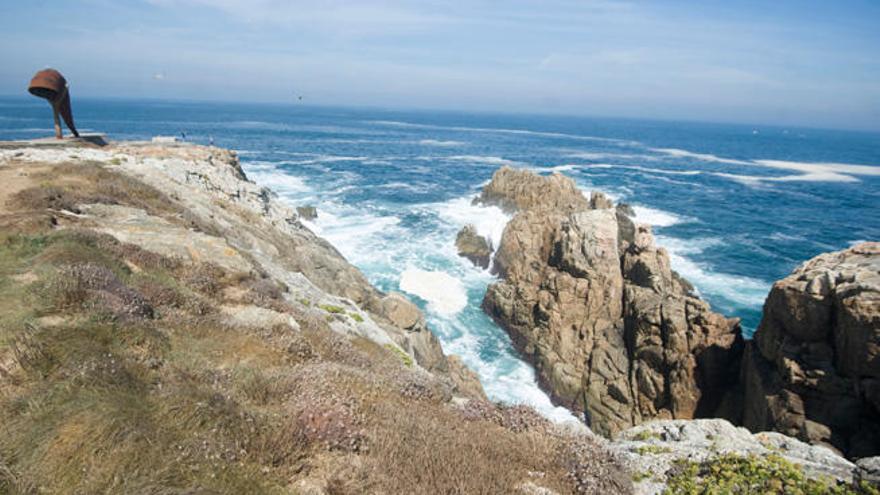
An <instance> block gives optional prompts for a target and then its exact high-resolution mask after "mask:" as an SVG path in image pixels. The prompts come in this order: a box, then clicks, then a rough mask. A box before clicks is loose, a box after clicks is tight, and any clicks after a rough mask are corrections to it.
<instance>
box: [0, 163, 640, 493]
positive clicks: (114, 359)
mask: <svg viewBox="0 0 880 495" xmlns="http://www.w3.org/2000/svg"><path fill="white" fill-rule="evenodd" d="M35 180H37V181H38V182H39V183H38V184H35V185H32V186H31V187H28V188H26V189H23V190H22V191H20V192H19V193H17V194H15V195H13V196H12V197H11V199H10V200H9V201H8V202H7V203H6V204H5V205H2V206H3V208H4V209H0V417H2V418H3V421H2V422H0V493H10V494H25V493H28V494H29V493H60V494H65V493H155V494H173V493H175V494H176V493H309V492H313V491H314V490H323V491H324V492H326V493H329V494H355V493H385V494H397V493H415V494H420V493H425V494H428V493H432V494H433V493H468V494H489V493H499V492H502V493H514V492H516V491H517V490H518V487H520V486H523V485H528V484H534V485H536V486H540V487H546V488H548V489H552V490H555V491H557V492H559V493H572V492H580V493H607V492H615V493H627V492H629V491H630V490H631V487H630V484H629V477H628V475H627V474H626V473H625V472H624V471H622V470H621V469H620V468H619V466H618V465H617V464H615V462H614V461H613V460H612V459H611V458H610V457H609V456H608V454H607V453H605V451H604V450H602V449H601V448H600V447H598V446H596V445H594V444H592V443H591V441H590V440H589V439H588V438H586V437H584V438H579V439H573V438H572V437H569V436H562V435H560V434H558V433H556V432H555V430H554V429H553V428H552V427H551V425H549V424H548V423H547V422H546V421H543V420H542V419H540V417H537V415H536V414H535V413H534V412H533V411H531V410H530V409H528V408H504V407H501V406H498V405H495V404H491V403H487V402H484V401H478V400H471V401H470V402H469V403H468V404H469V406H468V407H466V408H464V409H462V408H460V407H458V406H454V405H453V403H452V401H451V398H452V392H453V389H452V386H451V384H450V382H449V381H448V380H446V379H443V378H440V377H437V376H434V375H431V374H428V373H427V372H425V371H424V370H422V369H420V368H419V367H417V366H415V364H414V363H413V361H412V358H411V357H410V356H409V355H407V354H405V353H402V352H401V351H400V350H399V349H397V348H396V347H393V346H391V348H389V349H386V348H383V347H381V346H378V345H376V344H374V343H373V342H371V341H368V340H366V339H362V338H355V337H347V336H342V335H340V334H337V333H335V332H334V331H332V330H331V329H330V328H329V326H328V324H327V322H326V321H325V320H324V316H329V315H336V314H340V313H344V310H343V309H342V308H338V310H337V308H336V307H335V306H321V307H320V308H315V307H311V305H308V304H307V305H305V306H308V307H304V306H302V305H298V304H290V303H288V302H287V299H286V298H287V297H292V296H289V295H287V293H286V291H287V289H286V287H283V286H280V285H279V284H276V283H274V282H272V281H271V280H267V279H265V278H264V277H263V276H262V275H260V274H259V273H232V272H229V271H227V270H224V269H222V268H220V267H218V266H215V265H212V264H210V263H191V262H188V261H186V262H185V261H183V260H179V259H171V258H167V257H164V256H161V255H158V254H155V253H151V252H147V251H144V250H142V249H140V248H139V247H137V246H134V245H130V244H124V243H120V242H118V241H116V240H115V239H113V238H112V237H110V236H107V235H104V234H100V233H97V232H95V231H94V230H91V229H92V228H93V227H94V225H91V224H90V223H89V220H88V218H82V217H78V216H71V215H68V214H66V213H64V212H65V211H66V212H76V211H77V208H78V205H79V204H82V203H83V202H106V203H112V204H121V205H126V206H131V207H136V208H141V209H144V210H146V211H148V212H150V213H151V214H155V215H162V216H165V217H166V218H170V219H175V221H180V222H187V223H193V225H191V226H192V227H196V228H200V229H202V230H203V231H205V232H212V231H213V230H212V229H213V228H214V227H213V226H212V225H210V224H202V223H201V220H199V219H195V218H193V217H192V215H189V214H188V213H187V212H186V211H183V210H181V209H180V208H179V207H178V206H177V205H176V204H175V203H174V201H173V200H170V199H169V198H167V197H165V196H164V195H163V194H161V193H160V192H158V191H156V190H154V189H152V188H149V187H148V186H145V185H144V184H141V183H139V182H137V181H135V180H133V179H130V178H128V177H125V176H122V175H119V174H117V173H115V172H111V171H109V170H108V169H103V168H100V167H98V166H96V165H89V164H79V165H63V166H60V167H56V168H55V169H53V171H52V173H45V174H43V175H40V176H39V177H36V178H35ZM0 187H2V186H0ZM195 223H198V224H199V225H195ZM242 305H256V306H261V307H264V308H267V309H271V310H273V311H279V312H283V313H286V314H287V315H289V316H291V317H293V318H294V319H295V320H296V322H297V323H298V327H299V330H294V329H293V328H292V327H290V326H288V325H278V326H272V327H261V326H253V327H251V326H248V325H242V324H240V323H239V324H233V323H231V322H230V319H229V318H228V317H226V316H225V315H224V313H223V310H222V308H224V307H241V306H242ZM352 318H354V316H353V315H352Z"/></svg>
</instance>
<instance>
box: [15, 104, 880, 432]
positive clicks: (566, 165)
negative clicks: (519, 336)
mask: <svg viewBox="0 0 880 495" xmlns="http://www.w3.org/2000/svg"><path fill="white" fill-rule="evenodd" d="M74 115H75V117H76V119H77V125H78V126H79V127H80V128H81V130H84V131H89V130H92V131H101V132H106V133H107V134H109V135H110V137H111V138H115V139H146V138H149V137H151V136H154V135H169V134H171V135H178V134H180V133H181V132H185V133H186V135H187V138H188V139H189V140H192V141H196V142H200V143H206V142H208V141H209V140H210V139H213V140H214V142H215V144H217V145H219V146H225V147H230V148H234V149H236V150H238V151H239V153H240V156H241V159H242V162H243V165H244V168H245V170H246V172H247V173H248V175H249V176H250V177H251V178H252V179H253V180H255V181H256V182H258V183H260V184H262V185H266V186H269V187H271V188H272V189H274V190H275V191H276V192H278V194H279V195H280V196H281V197H282V198H284V199H286V200H288V201H290V202H291V203H292V204H294V205H299V204H313V205H315V206H317V207H318V210H319V217H318V219H317V221H316V222H314V224H312V227H313V228H314V230H316V231H317V232H318V233H320V234H321V235H323V236H325V237H326V238H327V239H329V240H330V241H331V242H333V244H334V245H335V246H336V247H337V248H338V249H339V250H340V251H341V252H342V253H343V254H344V255H345V256H346V257H347V258H348V259H349V260H350V261H351V262H352V263H354V264H355V265H357V266H358V267H359V268H360V269H361V270H362V271H363V272H364V273H365V274H366V275H367V277H368V278H369V279H370V280H371V281H372V282H373V283H374V284H375V285H377V286H378V287H380V288H381V289H383V290H403V291H404V292H407V293H409V295H411V296H413V297H414V299H415V300H416V301H417V302H418V303H419V304H420V305H421V307H422V308H423V309H425V311H426V314H427V315H428V319H429V323H430V325H431V326H432V328H433V329H434V331H435V332H436V333H437V334H438V336H439V337H440V339H441V340H442V342H443V344H444V348H445V349H446V350H447V351H449V352H453V353H456V354H459V355H461V356H462V357H463V358H464V359H465V361H466V362H467V363H468V364H469V365H470V366H471V367H473V368H474V369H475V370H477V371H478V372H479V374H480V376H481V379H482V381H483V383H484V386H485V387H486V389H487V391H488V393H489V394H490V395H491V396H492V397H493V398H496V399H499V400H506V401H512V402H528V403H531V404H533V405H535V406H536V407H538V408H539V409H540V410H542V411H544V412H545V413H547V414H548V415H555V416H558V417H563V416H565V413H564V411H562V410H560V409H558V408H553V407H552V405H551V404H550V403H549V401H548V400H547V397H546V396H545V395H544V394H543V393H541V392H540V391H539V390H538V389H537V387H536V386H535V384H534V376H533V372H532V370H531V369H530V368H529V367H528V366H527V365H525V364H524V363H523V362H522V361H520V360H519V359H518V358H517V356H516V354H515V353H514V351H513V350H512V347H511V345H510V342H509V340H508V338H507V337H506V335H505V334H504V332H503V331H502V330H501V329H499V328H498V327H496V326H495V325H494V324H493V323H492V322H491V321H490V320H489V319H488V318H487V317H486V316H485V315H484V314H483V313H482V312H481V311H480V309H479V303H480V301H481V300H482V296H483V293H484V290H485V287H486V285H487V284H488V283H491V281H492V280H493V277H492V276H491V275H490V274H488V273H487V272H485V271H483V270H480V269H477V268H474V267H473V266H471V265H470V264H469V263H468V262H466V261H464V260H462V259H460V258H459V257H458V256H456V254H455V251H454V246H453V240H454V237H455V233H456V232H457V230H458V229H459V228H460V227H461V226H462V225H464V224H465V223H475V224H476V225H477V227H478V230H480V231H481V232H482V233H484V234H486V235H489V236H491V237H493V238H494V239H496V241H497V239H498V238H499V237H500V234H501V231H502V229H503V226H504V222H505V221H506V218H505V217H504V215H502V214H501V212H500V211H498V210H496V209H492V208H480V207H474V206H471V204H470V200H471V198H472V197H473V195H474V194H475V193H476V192H477V191H478V190H479V188H480V187H481V185H482V184H484V183H485V182H486V181H488V180H489V178H490V177H491V175H492V172H493V171H494V170H495V169H497V168H498V167H499V166H501V165H503V164H508V165H511V166H515V167H526V168H530V169H532V170H535V171H536V172H539V173H542V174H546V173H550V172H552V171H554V170H556V171H561V172H563V173H565V174H567V175H569V176H571V177H573V178H575V179H576V180H577V182H578V184H579V185H580V186H581V187H582V188H583V189H584V190H589V189H599V190H602V191H605V192H606V193H609V194H610V195H611V196H612V197H614V198H615V199H617V200H620V201H625V202H629V203H631V204H633V205H635V207H636V212H637V215H638V216H637V220H640V221H642V222H646V223H651V224H652V225H654V230H655V233H656V234H657V240H658V243H659V244H660V245H662V246H664V247H666V248H667V249H668V250H669V252H670V254H671V257H672V262H673V267H674V268H675V269H677V270H678V271H679V272H681V273H682V274H683V275H684V276H685V277H686V278H688V279H689V280H690V281H691V282H693V283H694V285H695V286H696V287H697V289H698V290H699V291H700V293H701V294H702V296H703V297H704V298H705V299H707V300H708V301H709V302H710V303H711V304H712V306H713V307H714V308H715V309H716V310H717V311H720V312H722V313H724V314H726V315H729V316H738V317H740V318H742V321H743V325H744V327H745V328H746V330H747V332H751V331H752V330H753V329H754V327H755V326H756V325H757V323H758V321H759V320H760V312H761V305H762V303H763V300H764V297H765V296H766V294H767V291H768V290H769V288H770V284H771V283H772V282H773V281H774V280H776V279H779V278H782V277H784V276H785V275H786V274H788V273H789V272H790V271H791V269H792V268H794V267H795V266H796V265H797V264H799V263H800V262H802V261H804V260H806V259H808V258H810V257H812V256H815V255H816V254H818V253H821V252H824V251H829V250H836V249H841V248H844V247H847V246H849V245H850V244H851V243H853V242H855V241H858V240H878V239H880V135H878V134H869V133H857V132H844V131H831V130H816V129H798V128H781V127H768V126H741V125H721V124H705V123H675V122H653V121H634V120H615V119H587V118H566V117H546V116H522V115H518V116H511V115H485V114H484V115H469V114H462V113H444V112H417V111H408V112H404V111H387V110H354V109H343V108H312V107H298V106H285V107H272V106H263V105H244V104H207V103H170V102H136V101H99V100H89V99H80V100H76V99H75V100H74ZM50 125H51V116H50V114H49V110H48V106H47V105H46V104H45V103H43V102H41V101H39V100H36V99H33V98H30V99H26V98H0V139H21V138H30V137H37V136H44V135H46V134H48V133H50V132H51V130H50Z"/></svg>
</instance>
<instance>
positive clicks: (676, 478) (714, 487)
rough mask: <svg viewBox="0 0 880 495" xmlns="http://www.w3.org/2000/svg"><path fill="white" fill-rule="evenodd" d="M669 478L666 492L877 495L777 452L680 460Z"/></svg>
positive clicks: (689, 494) (672, 494)
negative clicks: (810, 473)
mask: <svg viewBox="0 0 880 495" xmlns="http://www.w3.org/2000/svg"><path fill="white" fill-rule="evenodd" d="M673 471H674V473H675V474H674V475H673V476H672V477H670V478H669V481H668V483H667V487H666V490H665V491H664V492H663V493H664V494H667V495H677V494H687V495H702V494H706V495H708V494H728V493H731V494H733V493H742V494H751V493H762V494H803V495H819V494H835V495H838V494H839V495H849V494H852V495H877V494H878V493H880V492H878V490H877V489H876V488H873V487H870V486H868V485H854V484H845V483H837V482H835V481H833V480H829V479H811V478H808V477H807V476H806V475H805V474H804V472H803V470H802V469H801V467H800V466H797V465H795V464H793V463H791V462H789V461H787V460H785V459H784V458H783V457H781V456H779V455H777V454H770V455H767V456H755V455H750V456H741V455H736V454H725V455H722V456H719V457H717V458H714V459H710V460H708V461H705V462H702V463H696V462H690V461H680V462H679V463H678V464H676V466H675V467H674V468H673Z"/></svg>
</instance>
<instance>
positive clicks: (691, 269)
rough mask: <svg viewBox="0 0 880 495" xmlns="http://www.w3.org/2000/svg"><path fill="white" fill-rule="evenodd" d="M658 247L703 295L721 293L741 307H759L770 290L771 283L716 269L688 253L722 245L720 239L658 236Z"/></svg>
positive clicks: (719, 294)
mask: <svg viewBox="0 0 880 495" xmlns="http://www.w3.org/2000/svg"><path fill="white" fill-rule="evenodd" d="M655 240H656V241H657V245H658V246H662V247H664V248H666V250H667V251H668V252H669V260H670V262H671V263H672V268H673V269H674V270H675V271H677V272H678V273H680V274H681V275H682V276H683V277H684V278H685V279H687V280H688V281H689V282H691V283H692V284H694V286H695V287H696V288H697V289H698V290H699V291H700V292H702V293H704V294H710V295H713V296H720V297H722V298H724V299H726V300H728V301H731V302H733V303H736V304H738V305H742V306H751V307H760V306H761V305H762V304H763V303H764V298H765V297H766V296H767V292H768V291H769V290H770V284H769V283H767V282H764V281H763V280H758V279H755V278H750V277H743V276H739V275H732V274H728V273H721V272H714V271H712V270H711V269H710V268H709V267H708V266H705V265H703V264H700V263H696V262H694V261H692V260H690V259H688V258H687V257H686V256H692V255H695V254H699V253H701V252H702V251H703V250H704V249H706V248H708V247H711V246H715V245H718V244H721V242H722V241H721V240H720V239H714V238H709V239H677V238H674V237H665V236H661V235H658V236H655Z"/></svg>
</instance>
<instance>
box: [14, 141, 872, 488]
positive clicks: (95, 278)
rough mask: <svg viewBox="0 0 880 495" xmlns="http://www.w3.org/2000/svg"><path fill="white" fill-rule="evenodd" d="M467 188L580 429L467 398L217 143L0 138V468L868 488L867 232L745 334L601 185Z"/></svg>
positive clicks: (81, 475)
mask: <svg viewBox="0 0 880 495" xmlns="http://www.w3.org/2000/svg"><path fill="white" fill-rule="evenodd" d="M477 201H478V202H479V203H482V204H486V205H497V206H499V207H501V208H502V209H504V210H505V211H507V212H508V213H510V214H513V218H512V220H511V221H510V222H509V224H508V225H507V227H506V229H505V231H504V234H503V236H502V238H501V242H500V245H498V246H492V243H491V242H489V241H488V240H487V239H486V238H484V237H481V235H480V234H481V233H480V232H477V231H476V229H475V228H472V227H471V228H465V229H463V231H462V234H461V235H460V236H459V240H458V241H459V242H457V243H456V244H457V248H458V251H459V252H460V253H461V254H462V255H463V256H467V257H468V258H469V259H471V260H472V261H473V262H474V264H476V265H477V266H479V267H490V268H491V269H492V270H494V271H495V272H497V274H498V275H499V277H500V279H499V280H498V281H497V282H496V283H494V284H492V285H491V286H490V288H489V290H488V292H487V294H486V296H485V300H484V303H483V304H484V307H485V309H486V311H487V312H488V313H489V314H490V315H491V316H492V317H493V318H495V320H496V321H498V322H499V324H501V326H502V327H503V328H504V329H506V330H507V331H508V332H509V333H510V334H511V336H512V338H513V341H514V343H515V345H516V346H517V348H519V349H520V350H521V352H522V353H523V354H524V355H525V357H526V358H527V359H529V360H530V361H532V362H533V363H534V364H535V367H536V371H537V373H538V376H539V379H540V381H541V383H542V385H543V386H544V387H545V388H546V389H547V390H548V391H549V392H550V393H551V394H552V396H553V397H554V398H555V400H557V401H558V402H559V403H561V404H564V405H566V406H567V407H569V408H570V409H572V410H573V411H578V412H580V413H584V416H585V417H586V418H587V420H588V423H589V425H590V428H591V429H592V431H591V429H590V428H587V427H586V426H584V425H583V424H579V423H575V422H569V423H564V424H554V423H552V422H550V421H548V420H547V419H545V418H544V417H542V416H541V415H539V414H538V413H537V412H535V411H534V410H533V409H532V408H530V407H527V406H522V405H516V406H511V405H505V404H499V403H493V402H491V401H490V400H488V399H487V398H486V395H485V393H484V391H483V388H482V386H481V384H480V382H479V380H478V378H477V376H476V374H475V373H474V372H472V371H471V370H469V369H468V368H467V367H466V366H465V365H464V364H462V361H461V360H460V359H458V358H457V357H455V356H451V355H447V354H446V353H444V352H443V349H442V346H441V344H440V341H439V340H438V339H437V337H436V336H435V335H434V334H433V332H432V331H431V328H429V326H428V324H426V321H425V316H424V315H423V314H422V312H421V311H420V310H419V308H418V307H417V306H416V305H415V304H413V303H412V302H411V301H409V299H407V297H405V296H403V295H402V294H398V293H393V292H392V293H383V292H381V291H379V290H377V289H376V288H374V287H373V286H372V285H370V283H369V282H368V281H367V279H366V278H365V277H364V275H363V274H362V273H361V272H360V271H359V270H358V269H357V268H355V267H354V266H352V265H351V264H350V263H348V261H346V260H345V258H343V256H342V255H340V254H339V252H338V251H337V250H336V249H335V248H334V247H333V246H332V245H331V244H329V243H328V242H327V241H325V240H324V239H322V238H321V237H319V236H317V235H315V234H314V233H313V232H312V231H310V230H309V229H308V228H307V227H306V226H305V225H304V224H303V222H302V220H304V219H307V218H311V217H312V214H314V213H316V212H315V210H314V209H313V208H312V209H309V208H308V205H288V204H284V203H283V202H282V201H281V200H279V199H278V198H277V197H276V196H275V194H274V193H273V192H272V191H271V190H270V189H267V188H264V187H261V186H260V185H257V184H255V183H254V182H251V181H250V180H249V179H248V177H247V176H246V175H245V173H244V171H243V170H242V168H241V166H240V164H239V161H238V158H237V156H236V154H235V153H234V152H231V151H227V150H224V149H220V148H216V147H204V146H197V145H190V144H180V143H163V144H157V143H147V142H122V143H111V144H110V145H107V146H95V145H92V144H89V143H86V142H78V141H59V142H40V141H37V142H17V143H16V142H6V143H0V276H2V278H0V309H2V311H0V414H2V417H3V418H4V421H3V423H2V425H0V433H2V435H0V492H3V493H6V492H9V493H33V492H51V493H111V492H112V493H142V492H151V493H155V492H158V493H180V492H222V493H227V492H228V493H252V492H253V493H298V494H300V493H301V494H355V493H387V494H396V493H426V494H428V493H468V494H469V493H522V494H527V495H528V494H533V495H534V494H540V495H551V494H565V493H622V494H626V493H660V492H663V491H664V490H666V491H667V492H668V493H689V492H691V491H692V490H693V489H694V488H693V487H695V486H703V487H705V486H706V484H709V485H712V486H714V483H716V478H713V476H715V474H713V473H717V470H715V471H713V469H715V468H713V466H721V467H723V469H724V471H723V472H725V473H727V472H730V473H734V476H735V477H736V476H741V477H743V478H742V479H740V478H734V479H735V480H739V481H740V482H742V483H749V484H752V485H750V486H761V487H767V486H771V487H773V486H776V485H775V483H777V482H781V483H784V485H781V486H782V487H783V488H784V489H786V490H790V491H797V490H800V491H808V490H814V491H816V490H818V492H820V493H821V492H822V490H825V491H828V490H831V489H837V490H843V491H844V492H849V493H876V491H872V490H875V489H874V488H872V486H871V483H877V482H878V481H880V462H878V458H877V457H870V456H873V455H877V454H878V452H877V449H876V447H877V441H876V440H874V437H872V436H871V434H872V432H874V433H876V431H877V424H878V423H877V418H878V415H877V407H878V402H877V397H878V394H877V383H878V376H880V375H878V370H877V355H878V354H877V353H878V351H877V349H878V331H880V330H878V329H880V324H878V301H880V298H878V287H880V284H878V264H880V262H878V259H880V245H878V244H877V243H864V244H860V245H858V246H854V247H853V248H851V249H849V250H846V251H843V252H839V253H830V254H827V255H822V256H819V257H817V258H816V259H814V260H811V261H810V262H808V263H806V264H804V265H803V266H802V267H800V268H798V269H797V270H796V271H795V273H793V274H792V275H791V276H790V277H788V278H786V279H785V280H783V281H780V282H778V283H777V284H776V286H774V288H773V291H772V292H771V294H770V297H768V300H767V305H766V307H765V321H764V322H762V323H761V326H760V327H759V329H758V332H757V333H756V336H755V339H754V340H752V341H744V340H743V339H742V337H741V335H740V328H739V324H738V321H737V320H735V319H729V318H726V317H724V316H722V315H720V314H718V313H715V312H713V311H712V310H711V309H710V308H709V306H708V304H707V303H706V302H704V301H702V300H701V299H700V298H699V297H698V296H697V295H696V294H695V290H694V288H693V287H692V286H691V285H690V284H689V283H688V282H687V281H686V280H684V279H682V278H681V277H679V276H678V275H677V274H676V273H675V272H674V271H673V270H672V269H671V267H670V262H669V257H668V255H667V253H666V252H665V250H663V249H662V248H660V247H657V246H656V245H655V243H654V239H653V235H652V233H651V230H650V228H648V227H646V226H643V225H639V224H637V223H635V222H633V219H632V218H631V217H632V211H631V209H629V208H628V207H627V206H626V205H614V204H613V202H612V201H611V200H610V199H608V198H607V197H605V196H604V195H602V194H601V193H593V194H592V195H591V197H590V198H589V199H587V198H586V197H585V196H584V195H583V194H581V192H580V191H579V190H578V188H577V187H576V186H575V184H574V182H573V181H572V180H570V179H568V178H566V177H564V176H562V175H559V174H553V175H550V176H548V177H541V176H538V175H535V174H532V173H530V172H524V171H517V170H514V169H510V168H502V169H500V170H499V171H497V172H496V174H495V177H494V178H493V180H492V182H490V183H489V184H488V185H487V186H486V187H485V188H484V190H483V193H482V194H481V195H480V197H479V198H477ZM297 207H300V209H297ZM451 241H452V240H450V242H451ZM496 248H497V250H496ZM493 251H494V253H493ZM475 269H476V268H475ZM695 418H704V419H695ZM728 420H729V421H728ZM737 425H741V426H737ZM742 426H744V427H745V428H744V427H742ZM746 428H748V429H746ZM749 430H752V431H749ZM763 430H767V431H763ZM770 430H773V431H770ZM762 431H763V432H762ZM799 439H800V440H799ZM802 440H803V441H802ZM840 454H845V455H846V456H848V457H849V460H848V459H847V458H845V457H843V456H842V455H840ZM856 460H857V462H853V461H856ZM767 472H772V473H776V474H774V476H777V478H773V479H763V478H762V479H757V480H756V479H755V478H754V477H755V476H757V475H756V474H755V473H767ZM780 479H781V480H783V481H779V480H780ZM726 482H728V483H733V482H732V481H730V480H729V479H728V480H727V481H726ZM756 483H757V484H756ZM767 483H770V484H769V485H768V484H767ZM777 488H778V487H777ZM777 491H778V490H777Z"/></svg>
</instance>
